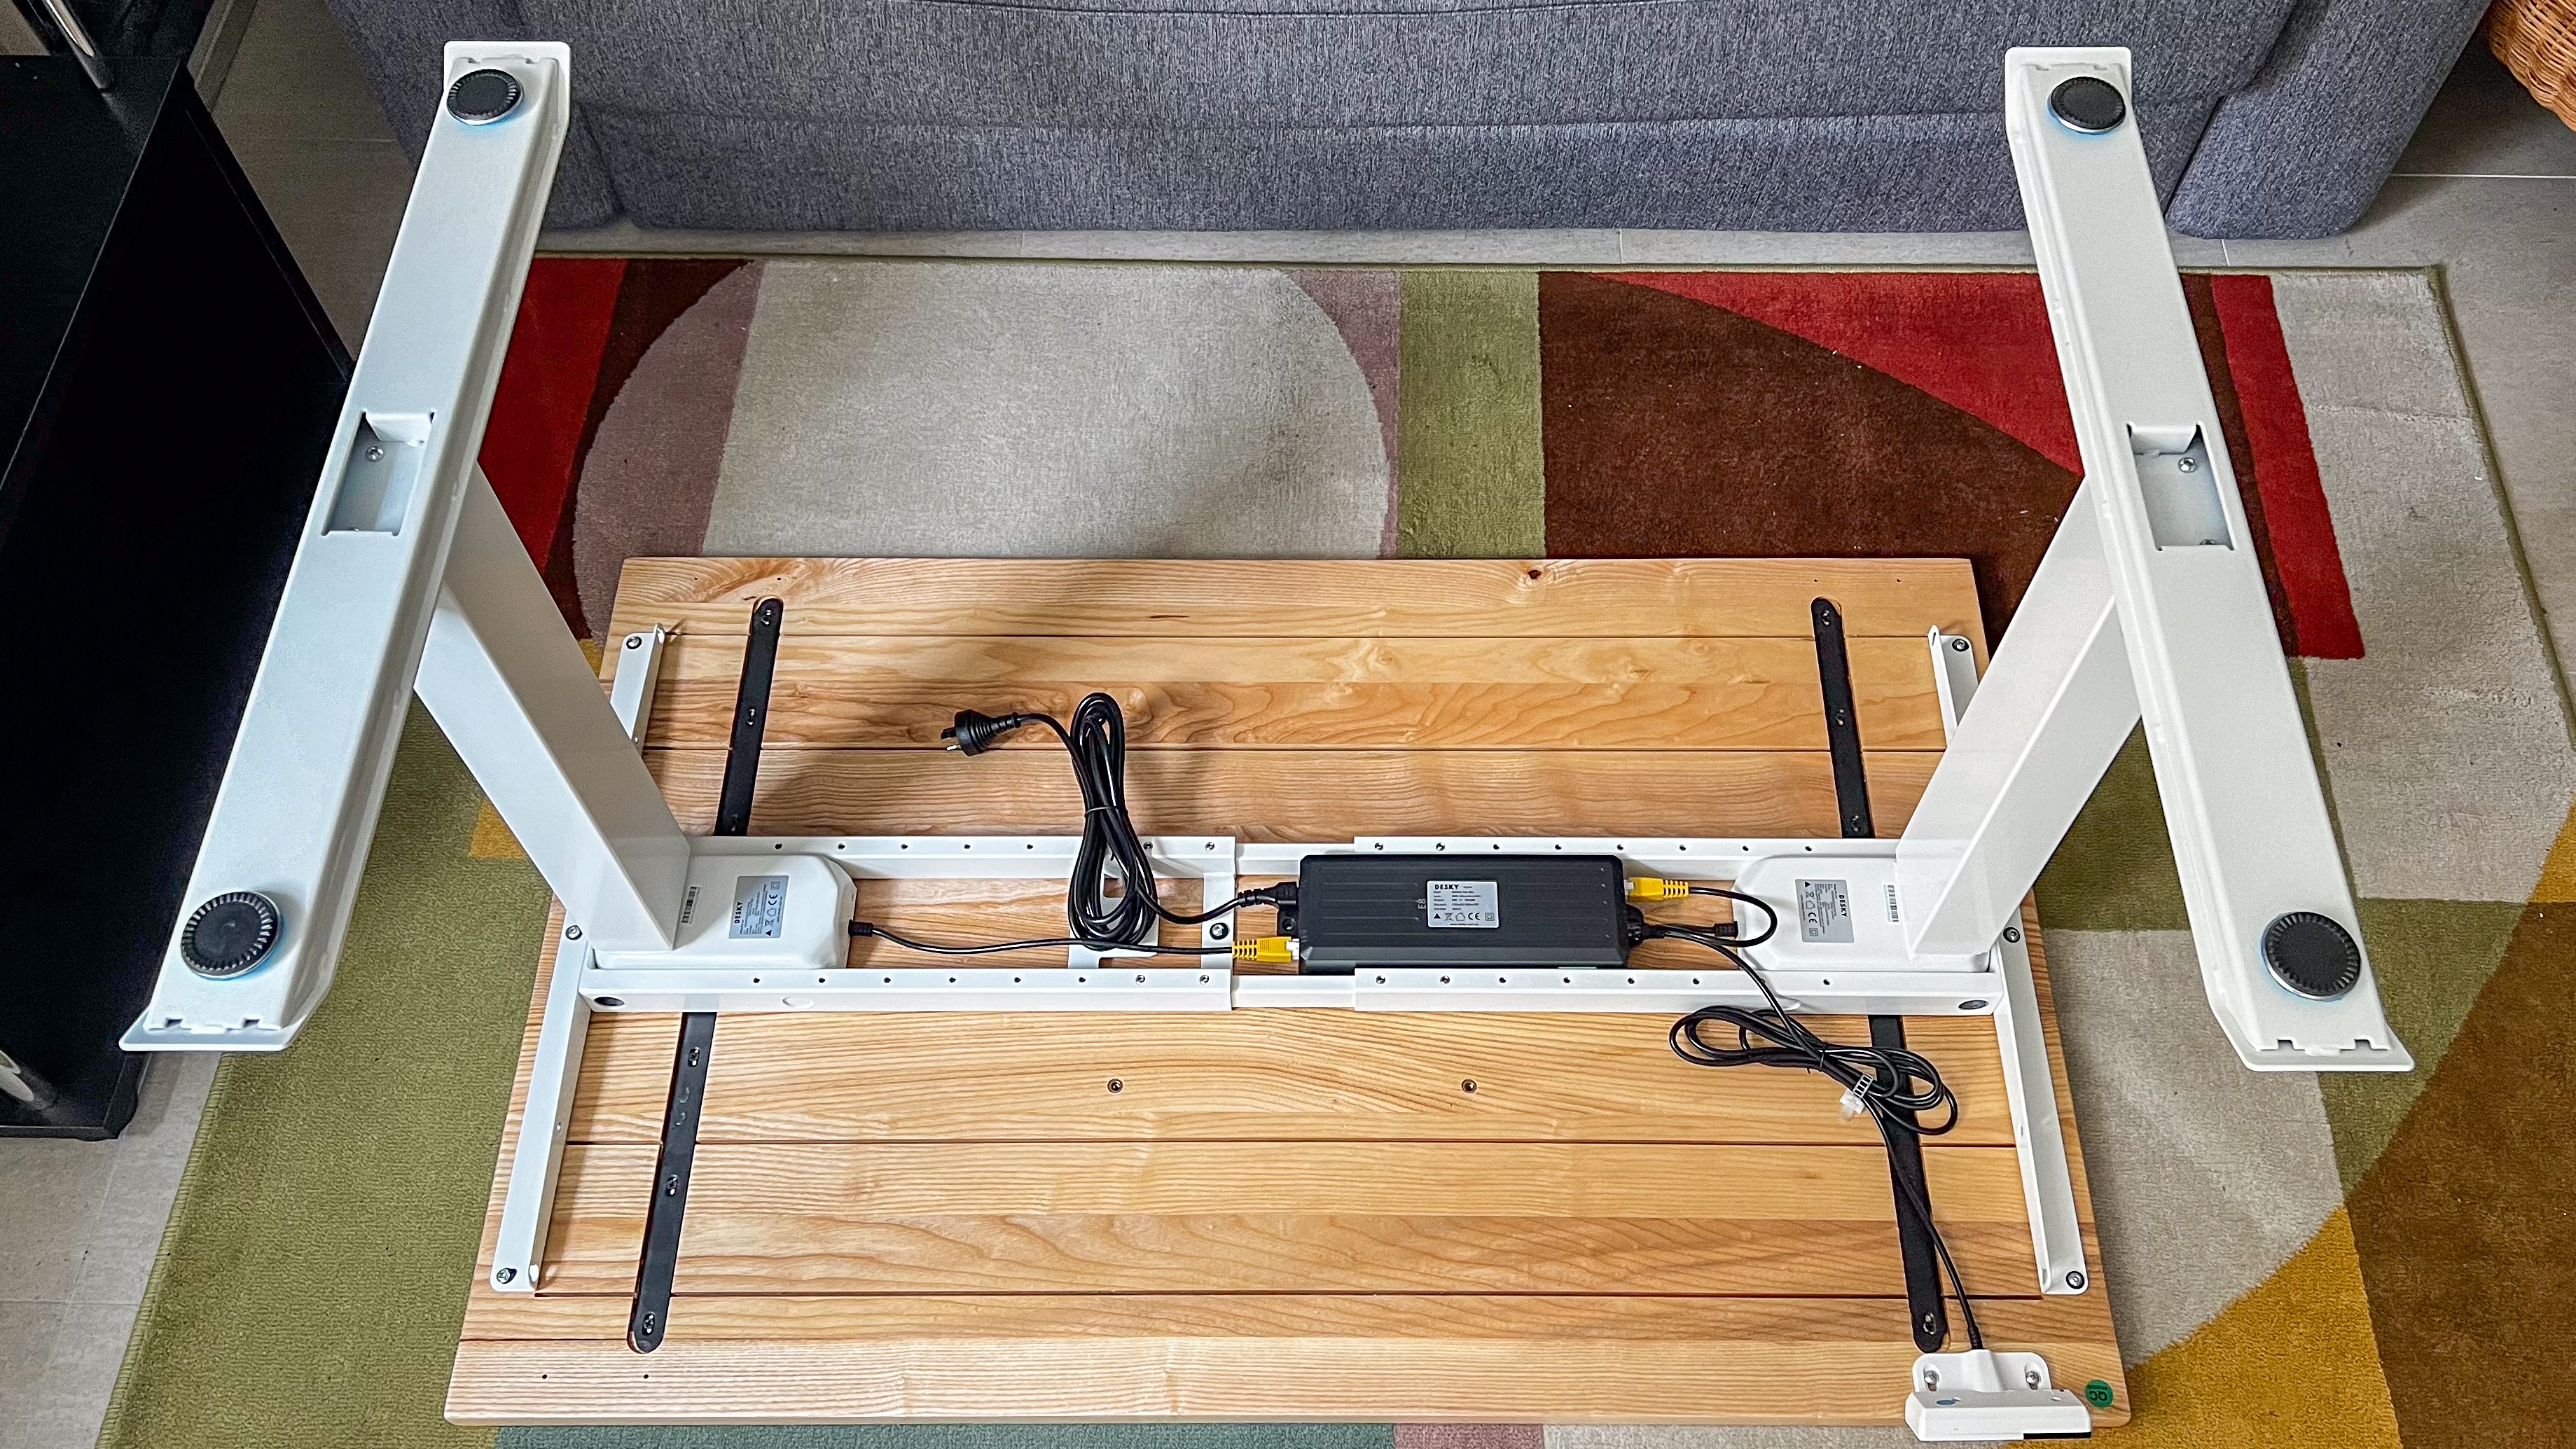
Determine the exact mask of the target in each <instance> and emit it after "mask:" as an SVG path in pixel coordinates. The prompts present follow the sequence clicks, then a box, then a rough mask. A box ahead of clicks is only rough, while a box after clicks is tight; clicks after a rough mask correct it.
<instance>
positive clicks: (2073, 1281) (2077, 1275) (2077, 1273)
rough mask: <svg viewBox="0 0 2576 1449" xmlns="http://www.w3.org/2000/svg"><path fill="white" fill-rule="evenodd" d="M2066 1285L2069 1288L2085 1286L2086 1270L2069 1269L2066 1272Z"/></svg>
mask: <svg viewBox="0 0 2576 1449" xmlns="http://www.w3.org/2000/svg"><path fill="white" fill-rule="evenodd" d="M2066 1286H2067V1287H2069V1288H2082V1287H2083V1286H2084V1270H2083V1269H2081V1268H2073V1269H2069V1270H2068V1271H2067V1274H2066Z"/></svg>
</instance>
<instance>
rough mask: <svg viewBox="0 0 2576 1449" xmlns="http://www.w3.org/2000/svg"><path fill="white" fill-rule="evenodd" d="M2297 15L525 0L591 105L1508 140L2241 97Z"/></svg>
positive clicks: (2266, 0) (941, 0)
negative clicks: (2054, 84) (2093, 95)
mask: <svg viewBox="0 0 2576 1449" xmlns="http://www.w3.org/2000/svg"><path fill="white" fill-rule="evenodd" d="M2294 3H2295V0H2233V3H2225V4H2221V3H2212V0H2090V3H2085V4H2068V3H2064V0H2003V3H1995V0H1981V3H1976V4H1961V3H1959V0H1844V3H1840V4H1819V3H1815V0H1575V3H1559V4H1546V5H1529V4H1480V3H1475V0H1319V3H1300V0H1084V3H1082V4H1079V5H1075V4H1054V3H1045V0H1039V3H1029V0H1006V3H991V0H758V3H753V0H689V3H675V0H525V3H524V4H523V7H522V8H523V10H524V12H525V16H526V21H527V24H528V26H529V29H530V32H531V33H533V34H537V35H543V36H546V37H548V38H550V39H559V40H565V41H569V42H571V44H572V47H573V53H574V55H575V56H576V57H578V60H577V62H576V65H577V69H578V71H579V74H580V77H581V91H582V103H583V105H584V106H585V108H587V109H589V110H591V111H592V112H593V113H594V114H596V113H598V112H601V111H622V112H627V113H632V114H639V115H644V114H650V115H693V116H709V117H734V118H747V117H760V118H770V119H778V120H788V119H805V120H815V121H825V122H829V123H830V124H833V125H837V126H848V125H864V124H871V123H888V124H932V125H938V124H955V125H982V126H1087V127H1100V126H1129V127H1136V128H1151V129H1169V128H1187V127H1212V128H1227V129H1239V128H1249V127H1263V128H1278V127H1299V126H1341V127H1365V126H1405V125H1521V124H1533V123H1568V122H1572V123H1582V122H1605V121H1662V120H1705V119H1747V118H1763V117H1781V118H1786V117H1827V116H1859V115H1894V114H1903V113H1909V112H1911V113H1944V112H1949V113H1957V112H1984V113H1987V114H1990V115H1991V114H1993V113H1995V112H1997V111H2000V110H2001V109H2002V78H2001V68H2002V61H2003V53H2004V51H2005V49H2006V48H2008V47H2010V46H2014V45H2092V44H2120V45H2127V46H2129V47H2131V48H2132V49H2133V50H2134V51H2136V53H2137V57H2138V59H2137V79H2136V87H2137V95H2138V97H2139V99H2140V101H2141V102H2144V103H2153V102H2158V101H2166V102H2192V101H2198V100H2204V99H2209V98H2215V97H2218V96H2222V95H2225V94H2227V93H2229V92H2231V91H2234V90H2237V89H2239V88H2241V87H2242V86H2244V85H2245V84H2246V83H2247V82H2248V81H2249V80H2250V79H2251V78H2252V76H2253V74H2254V72H2255V70H2256V68H2257V67H2258V66H2259V65H2260V64H2261V62H2262V59H2263V56H2264V54H2265V53H2266V51H2267V50H2268V49H2269V48H2270V47H2271V44H2272V42H2273V39H2274V37H2275V36H2276V35H2277V34H2279V32H2280V30H2281V28H2282V26H2283V24H2284V22H2285V21H2286V19H2287V17H2288V15H2289V13H2290V11H2291V9H2292V8H2293V5H2294Z"/></svg>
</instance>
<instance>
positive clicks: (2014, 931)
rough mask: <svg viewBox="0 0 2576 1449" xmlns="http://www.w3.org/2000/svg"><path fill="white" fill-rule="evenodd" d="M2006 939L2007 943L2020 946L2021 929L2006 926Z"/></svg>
mask: <svg viewBox="0 0 2576 1449" xmlns="http://www.w3.org/2000/svg"><path fill="white" fill-rule="evenodd" d="M2004 939H2005V940H2007V941H2011V942H2014V943H2015V944H2019V942H2020V941H2021V927H2019V926H2006V927H2004Z"/></svg>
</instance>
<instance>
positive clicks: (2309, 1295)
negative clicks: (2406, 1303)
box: [2098, 1208, 2399, 1449]
mask: <svg viewBox="0 0 2576 1449" xmlns="http://www.w3.org/2000/svg"><path fill="white" fill-rule="evenodd" d="M2129 1393H2130V1396H2131V1399H2132V1403H2131V1405H2130V1408H2131V1410H2132V1412H2133V1413H2135V1415H2136V1417H2135V1418H2133V1419H2131V1420H2130V1421H2129V1422H2128V1424H2127V1425H2125V1426H2123V1427H2120V1428H2115V1429H2105V1430H2103V1431H2101V1433H2100V1434H2099V1436H2098V1437H2100V1438H2102V1439H2105V1440H2108V1441H2111V1442H2112V1443H2115V1444H2118V1445H2120V1446H2121V1449H2150V1446H2153V1449H2164V1446H2168V1445H2170V1446H2173V1449H2216V1446H2237V1445H2242V1446H2248V1449H2251V1446H2256V1445H2260V1446H2262V1449H2399V1444H2398V1439H2397V1411H2396V1409H2395V1408H2394V1407H2393V1406H2392V1405H2391V1404H2390V1402H2389V1398H2388V1380H2387V1379H2386V1378H2384V1377H2383V1376H2382V1375H2381V1374H2380V1371H2379V1345H2378V1342H2377V1341H2376V1340H2375V1339H2374V1338H2373V1337H2372V1336H2371V1331H2370V1300H2369V1298H2368V1296H2367V1295H2366V1294H2365V1293H2364V1292H2363V1290H2362V1284H2361V1259H2360V1258H2359V1256H2358V1255H2357V1254H2356V1253H2355V1252H2354V1250H2353V1240H2352V1220H2351V1219H2350V1218H2348V1217H2347V1216H2345V1213H2344V1210H2343V1209H2342V1208H2337V1209H2335V1211H2334V1214H2333V1215H2332V1216H2330V1217H2328V1218H2327V1219H2326V1220H2325V1223H2324V1225H2323V1226H2321V1227H2319V1228H2318V1229H2317V1235H2316V1236H2315V1237H2313V1238H2311V1239H2309V1240H2308V1245H2307V1246H2306V1247H2304V1248H2301V1249H2300V1250H2299V1251H2298V1253H2297V1254H2296V1255H2295V1256H2293V1257H2292V1258H2291V1259H2290V1261H2289V1262H2287V1263H2284V1264H2282V1265H2281V1269H2280V1271H2279V1272H2276V1273H2274V1274H2273V1275H2272V1276H2271V1277H2270V1278H2267V1279H2265V1280H2264V1281H2263V1282H2262V1283H2261V1284H2259V1285H2257V1286H2256V1287H2255V1288H2254V1289H2253V1291H2251V1292H2249V1293H2247V1294H2246V1295H2245V1296H2244V1297H2242V1298H2239V1299H2237V1300H2236V1301H2235V1302H2234V1303H2231V1304H2229V1305H2228V1306H2227V1308H2226V1311H2224V1312H2222V1313H2220V1314H2219V1315H2218V1316H2217V1317H2216V1318H2213V1319H2211V1320H2210V1321H2209V1322H2207V1323H2205V1324H2202V1325H2201V1326H2200V1328H2199V1329H2198V1330H2197V1331H2195V1332H2194V1333H2193V1334H2192V1336H2191V1337H2189V1338H2186V1339H2184V1340H2183V1341H2182V1342H2180V1343H2177V1344H2175V1345H2174V1346H2173V1347H2171V1348H2168V1349H2166V1350H2165V1351H2164V1352H2162V1353H2159V1354H2157V1355H2156V1356H2155V1357H2153V1358H2151V1359H2148V1360H2147V1361H2146V1362H2145V1363H2142V1364H2140V1365H2138V1366H2137V1367H2135V1368H2133V1369H2131V1370H2129Z"/></svg>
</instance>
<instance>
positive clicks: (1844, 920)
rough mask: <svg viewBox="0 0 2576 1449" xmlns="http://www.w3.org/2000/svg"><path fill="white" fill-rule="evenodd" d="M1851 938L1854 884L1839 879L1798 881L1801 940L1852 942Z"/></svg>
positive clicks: (1799, 937)
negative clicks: (1852, 888) (1852, 890)
mask: <svg viewBox="0 0 2576 1449" xmlns="http://www.w3.org/2000/svg"><path fill="white" fill-rule="evenodd" d="M1851 938H1852V913H1851V883H1850V882H1849V881H1839V880H1802V881H1800V882H1798V939H1799V940H1801V941H1843V942H1848V941H1850V940H1851Z"/></svg>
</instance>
